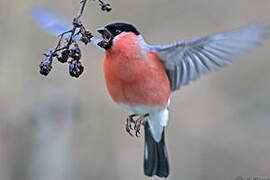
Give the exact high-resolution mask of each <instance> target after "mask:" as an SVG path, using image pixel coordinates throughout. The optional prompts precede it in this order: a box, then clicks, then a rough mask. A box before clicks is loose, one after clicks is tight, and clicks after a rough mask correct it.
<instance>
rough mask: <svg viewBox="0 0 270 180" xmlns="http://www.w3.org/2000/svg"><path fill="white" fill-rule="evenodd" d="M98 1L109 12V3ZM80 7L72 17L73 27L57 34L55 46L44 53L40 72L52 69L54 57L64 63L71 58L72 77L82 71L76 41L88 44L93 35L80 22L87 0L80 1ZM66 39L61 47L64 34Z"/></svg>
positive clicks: (102, 8) (103, 9)
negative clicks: (75, 15) (57, 38)
mask: <svg viewBox="0 0 270 180" xmlns="http://www.w3.org/2000/svg"><path fill="white" fill-rule="evenodd" d="M98 1H99V6H100V7H101V10H102V11H107V12H109V11H110V10H111V7H110V4H109V3H106V2H104V1H102V0H98ZM80 3H81V7H80V10H79V12H78V15H77V17H75V18H74V19H73V22H72V24H73V28H72V29H71V30H68V31H66V32H64V33H62V34H60V35H59V40H58V43H57V45H56V47H55V48H54V49H52V50H49V51H47V52H45V53H44V55H45V56H46V59H45V60H44V61H42V62H41V63H40V65H39V67H40V73H41V74H42V75H45V76H46V75H48V74H49V72H50V71H51V69H52V61H53V58H54V57H57V59H58V61H59V62H62V63H66V62H68V59H69V58H71V61H69V62H68V63H69V64H70V65H69V73H70V75H71V76H73V77H79V76H80V75H81V74H82V72H83V66H82V64H81V62H79V60H80V58H81V50H80V48H79V45H78V43H77V41H78V40H79V41H82V42H83V43H84V44H86V45H87V44H88V43H89V42H91V38H92V37H93V35H92V34H91V32H90V31H87V30H86V29H85V27H84V26H83V24H82V22H81V17H82V15H83V12H84V9H85V6H86V3H87V0H82V1H81V2H80ZM67 34H69V35H68V36H67V38H66V39H65V40H66V45H64V46H63V47H61V43H62V41H63V39H64V36H65V35H67ZM71 45H73V48H70V47H71ZM59 51H61V54H58V52H59Z"/></svg>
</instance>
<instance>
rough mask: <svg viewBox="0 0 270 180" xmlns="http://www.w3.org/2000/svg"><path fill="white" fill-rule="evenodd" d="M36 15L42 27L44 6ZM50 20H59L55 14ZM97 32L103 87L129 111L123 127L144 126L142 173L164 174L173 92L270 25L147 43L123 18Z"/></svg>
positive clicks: (251, 44) (257, 40) (265, 34)
mask: <svg viewBox="0 0 270 180" xmlns="http://www.w3.org/2000/svg"><path fill="white" fill-rule="evenodd" d="M38 14H39V15H41V14H42V17H43V18H42V20H40V18H39V20H38V21H39V23H41V24H42V27H44V25H45V24H48V21H50V20H49V19H50V18H49V17H48V16H47V15H46V13H42V11H39V13H38ZM45 17H46V18H45ZM53 17H54V16H53ZM44 19H46V20H44ZM42 21H43V22H42ZM51 22H57V21H56V20H55V17H54V18H53V19H52V20H51ZM62 27H63V26H62V25H61V26H60V27H59V24H58V25H57V24H55V25H52V23H51V24H50V26H49V28H48V26H47V27H46V29H47V31H51V32H53V33H55V31H57V30H59V29H61V30H62V29H63V28H62ZM48 29H50V30H48ZM97 31H98V32H99V33H100V34H101V36H102V39H100V40H95V41H94V45H95V46H99V47H100V48H102V49H104V51H105V60H104V77H105V82H106V87H107V90H108V92H109V94H110V96H111V98H112V100H113V101H114V102H115V103H117V104H118V105H119V106H121V107H123V108H124V109H126V110H128V111H130V112H131V115H129V116H128V117H127V118H126V120H125V129H126V131H127V132H128V133H129V134H130V135H131V136H134V134H133V133H132V131H134V133H135V136H139V135H140V130H141V125H144V132H145V136H144V139H145V145H144V174H145V175H146V176H150V177H151V176H155V175H156V176H158V177H162V178H166V177H168V176H169V174H170V167H169V157H168V151H167V147H166V143H165V128H166V125H167V122H168V120H169V105H170V98H171V95H172V93H174V92H175V91H176V90H179V89H181V88H182V87H183V86H186V85H188V84H190V82H192V81H195V80H197V79H198V78H199V77H200V76H202V75H204V74H207V73H208V72H211V71H218V70H220V69H222V68H223V67H226V66H228V65H231V64H232V63H233V62H234V61H235V60H238V59H241V58H242V56H244V55H246V54H247V53H249V52H250V51H251V50H253V49H254V48H255V47H258V46H259V45H260V44H261V43H262V41H263V40H264V39H266V38H269V37H270V24H269V21H268V20H261V21H258V22H255V23H252V24H250V25H248V26H245V27H242V28H238V29H236V30H234V31H230V32H224V33H217V34H213V35H208V36H205V37H201V38H194V39H191V40H181V41H176V42H174V43H171V44H168V45H150V44H148V43H147V42H146V41H145V39H144V38H143V36H142V34H141V33H140V32H139V31H138V29H137V28H136V27H135V26H134V25H132V24H130V23H126V22H116V23H111V24H108V25H106V26H104V27H101V28H98V29H97ZM59 33H60V32H59ZM133 124H134V125H133Z"/></svg>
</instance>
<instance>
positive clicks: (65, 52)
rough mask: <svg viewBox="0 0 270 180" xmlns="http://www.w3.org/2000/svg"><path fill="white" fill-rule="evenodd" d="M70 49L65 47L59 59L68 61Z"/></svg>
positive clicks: (63, 61)
mask: <svg viewBox="0 0 270 180" xmlns="http://www.w3.org/2000/svg"><path fill="white" fill-rule="evenodd" d="M69 53H70V50H68V49H65V50H63V51H62V52H61V55H59V56H57V59H58V61H59V62H61V63H66V62H67V60H68V58H69Z"/></svg>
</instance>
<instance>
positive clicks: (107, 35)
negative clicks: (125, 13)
mask: <svg viewBox="0 0 270 180" xmlns="http://www.w3.org/2000/svg"><path fill="white" fill-rule="evenodd" d="M97 31H98V32H99V33H100V34H101V35H102V37H103V40H102V41H100V42H99V43H98V46H100V47H101V48H104V49H105V50H109V49H110V48H111V47H112V46H113V40H114V38H116V37H117V36H119V35H121V34H122V33H124V32H132V33H134V34H135V35H137V36H138V35H140V33H139V32H138V31H137V29H136V28H135V27H134V26H133V25H131V24H127V23H112V24H109V25H106V26H105V27H101V28H98V29H97Z"/></svg>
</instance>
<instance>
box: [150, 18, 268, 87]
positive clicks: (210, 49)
mask: <svg viewBox="0 0 270 180" xmlns="http://www.w3.org/2000/svg"><path fill="white" fill-rule="evenodd" d="M269 37H270V21H260V22H257V23H254V24H251V25H250V26H247V27H245V28H241V29H238V30H235V31H232V32H228V33H221V34H216V35H212V36H207V37H203V38H197V39H193V40H190V41H179V42H176V43H173V44H169V45H164V46H150V45H149V49H150V50H153V51H155V52H156V53H157V55H158V57H159V58H160V60H161V61H162V63H163V64H164V67H165V69H166V72H167V74H168V77H169V79H170V83H171V91H175V90H177V89H179V88H180V87H181V86H184V85H187V84H189V82H190V81H192V80H196V79H198V78H199V77H200V76H201V75H203V74H205V73H207V72H209V71H217V70H219V69H221V68H223V67H225V66H228V65H230V64H231V63H232V62H233V61H234V60H236V59H239V58H240V57H241V56H243V55H245V54H247V53H248V52H250V51H251V50H252V49H253V48H255V47H257V46H259V45H261V42H262V40H264V39H265V38H269Z"/></svg>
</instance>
